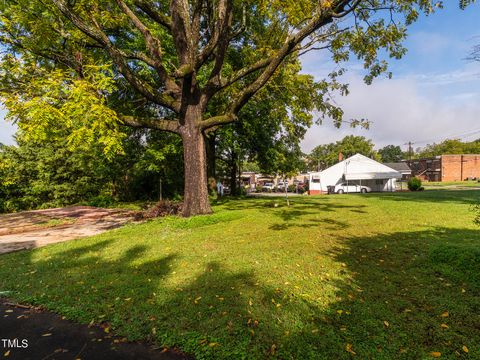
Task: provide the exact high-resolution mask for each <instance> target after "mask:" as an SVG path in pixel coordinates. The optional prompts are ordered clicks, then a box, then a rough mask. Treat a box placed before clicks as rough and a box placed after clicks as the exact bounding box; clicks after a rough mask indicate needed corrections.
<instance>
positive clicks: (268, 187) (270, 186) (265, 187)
mask: <svg viewBox="0 0 480 360" xmlns="http://www.w3.org/2000/svg"><path fill="white" fill-rule="evenodd" d="M274 189H275V185H273V183H271V182H267V183H265V184H263V185H262V191H266V192H272V191H273V190H274Z"/></svg>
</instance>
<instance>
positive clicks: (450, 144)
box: [416, 139, 480, 158]
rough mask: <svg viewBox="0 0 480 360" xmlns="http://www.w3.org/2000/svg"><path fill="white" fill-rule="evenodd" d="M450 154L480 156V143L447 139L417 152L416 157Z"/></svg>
mask: <svg viewBox="0 0 480 360" xmlns="http://www.w3.org/2000/svg"><path fill="white" fill-rule="evenodd" d="M448 154H480V141H478V140H477V141H471V142H463V141H461V140H458V139H447V140H444V141H442V142H441V143H438V144H429V145H427V146H425V147H424V148H423V149H421V150H420V151H419V152H417V154H416V157H419V158H423V157H433V156H438V155H448Z"/></svg>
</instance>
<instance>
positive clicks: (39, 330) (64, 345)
mask: <svg viewBox="0 0 480 360" xmlns="http://www.w3.org/2000/svg"><path fill="white" fill-rule="evenodd" d="M0 358H1V359H19V360H47V359H48V360H54V359H55V360H64V359H65V360H66V359H68V360H109V359H115V360H142V359H144V360H153V359H158V360H180V359H188V358H187V357H186V356H185V355H183V354H181V353H179V352H176V351H173V350H166V351H165V350H162V349H156V348H154V347H153V346H151V345H147V344H143V343H132V342H127V341H126V339H123V338H118V337H115V336H113V335H112V334H109V333H107V332H105V329H104V328H101V327H99V326H93V327H89V326H87V325H80V324H76V323H73V322H71V321H68V320H64V319H62V318H61V317H60V316H58V315H56V314H53V313H50V312H47V311H42V310H40V309H38V308H33V307H27V306H22V305H15V304H11V303H9V302H8V300H5V299H1V298H0Z"/></svg>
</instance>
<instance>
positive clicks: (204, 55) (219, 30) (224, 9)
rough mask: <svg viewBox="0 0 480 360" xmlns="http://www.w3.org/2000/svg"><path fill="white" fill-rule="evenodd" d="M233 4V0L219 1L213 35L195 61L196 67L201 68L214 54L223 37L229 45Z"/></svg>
mask: <svg viewBox="0 0 480 360" xmlns="http://www.w3.org/2000/svg"><path fill="white" fill-rule="evenodd" d="M232 5H233V4H232V1H231V0H220V2H219V3H218V14H217V19H216V23H215V26H214V27H213V31H212V37H211V38H210V40H209V41H208V43H207V45H206V46H205V47H204V48H203V50H202V51H201V52H200V54H199V55H198V56H197V59H196V63H195V68H196V69H199V68H200V67H201V66H202V65H203V64H204V63H205V61H207V59H208V58H209V57H210V56H211V55H212V54H213V52H214V50H215V48H216V47H217V46H218V45H219V42H220V41H221V39H222V40H223V41H224V42H226V43H227V46H228V43H229V39H228V37H227V34H228V30H229V25H230V21H231V16H232Z"/></svg>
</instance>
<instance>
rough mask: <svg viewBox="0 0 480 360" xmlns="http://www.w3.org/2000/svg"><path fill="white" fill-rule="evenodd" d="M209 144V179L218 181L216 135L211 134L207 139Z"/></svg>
mask: <svg viewBox="0 0 480 360" xmlns="http://www.w3.org/2000/svg"><path fill="white" fill-rule="evenodd" d="M206 142H207V176H208V178H214V179H215V180H216V179H217V169H216V160H217V159H216V145H217V144H216V143H217V136H216V135H215V133H213V134H209V135H208V136H207V137H206Z"/></svg>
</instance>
